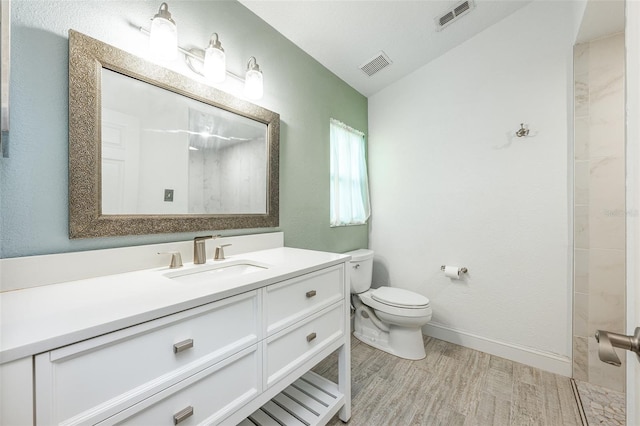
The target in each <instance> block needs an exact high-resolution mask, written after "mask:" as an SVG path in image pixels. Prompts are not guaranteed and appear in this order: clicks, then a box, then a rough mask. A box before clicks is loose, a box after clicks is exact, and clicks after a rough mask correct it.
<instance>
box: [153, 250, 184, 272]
mask: <svg viewBox="0 0 640 426" xmlns="http://www.w3.org/2000/svg"><path fill="white" fill-rule="evenodd" d="M158 254H170V255H171V263H170V264H169V268H171V269H175V268H181V267H182V256H181V255H180V252H179V251H161V252H158Z"/></svg>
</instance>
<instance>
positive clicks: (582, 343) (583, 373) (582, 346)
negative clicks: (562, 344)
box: [573, 336, 589, 382]
mask: <svg viewBox="0 0 640 426" xmlns="http://www.w3.org/2000/svg"><path fill="white" fill-rule="evenodd" d="M573 377H574V378H575V379H578V380H582V381H585V382H588V381H589V351H588V346H587V338H586V337H575V336H574V338H573Z"/></svg>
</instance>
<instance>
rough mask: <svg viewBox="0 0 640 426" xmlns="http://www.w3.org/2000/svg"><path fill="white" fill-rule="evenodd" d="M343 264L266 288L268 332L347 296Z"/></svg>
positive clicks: (280, 328)
mask: <svg viewBox="0 0 640 426" xmlns="http://www.w3.org/2000/svg"><path fill="white" fill-rule="evenodd" d="M344 294H345V288H344V266H343V265H338V266H333V267H331V268H327V269H323V270H321V271H317V272H313V273H311V274H307V275H303V276H301V277H297V278H293V279H290V280H286V281H283V282H281V283H277V284H273V285H270V286H268V287H267V288H266V295H265V316H266V322H265V323H266V335H268V336H270V335H272V334H274V333H277V332H278V331H280V330H282V329H284V328H286V327H288V326H290V325H292V324H295V323H297V322H299V321H300V320H301V319H303V318H305V317H307V316H309V315H311V314H313V313H314V312H318V311H319V310H321V309H324V308H326V307H327V306H329V305H331V304H333V303H336V302H338V301H340V300H342V299H344Z"/></svg>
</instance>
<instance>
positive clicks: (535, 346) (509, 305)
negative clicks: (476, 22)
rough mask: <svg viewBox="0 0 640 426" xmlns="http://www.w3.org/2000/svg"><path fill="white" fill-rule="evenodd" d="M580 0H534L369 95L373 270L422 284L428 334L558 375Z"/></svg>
mask: <svg viewBox="0 0 640 426" xmlns="http://www.w3.org/2000/svg"><path fill="white" fill-rule="evenodd" d="M575 7H576V6H575V4H572V3H571V2H534V3H532V4H530V5H529V6H527V7H525V8H523V9H522V10H520V11H518V12H516V13H515V14H513V15H511V16H509V17H507V18H506V19H504V20H503V21H501V22H499V23H498V24H496V25H494V26H493V27H491V28H489V29H487V30H485V31H484V32H482V33H480V34H479V35H477V36H476V37H474V38H472V39H471V40H469V41H467V42H465V43H464V44H462V45H460V46H459V47H457V48H455V49H454V50H452V51H450V52H448V53H447V54H445V55H443V56H441V57H440V58H438V59H436V60H435V61H433V62H431V63H430V64H427V65H426V66H425V67H423V68H421V69H420V70H418V71H416V72H415V73H413V74H411V75H409V76H408V77H406V78H404V79H403V80H401V81H399V82H398V83H396V84H394V85H392V86H390V87H388V88H387V89H385V90H383V91H381V92H379V93H378V94H376V95H374V96H372V97H370V98H369V165H370V172H371V192H372V195H371V199H372V205H373V212H374V213H373V219H372V224H371V231H370V247H371V248H372V249H373V250H375V252H376V258H375V263H376V265H375V267H374V282H376V283H377V284H389V283H390V285H392V286H397V287H402V288H407V289H410V290H414V291H417V292H419V293H422V294H424V295H426V296H427V297H428V298H429V299H430V300H431V303H432V306H433V312H434V313H433V319H432V321H431V323H430V325H428V326H427V327H426V328H425V332H426V333H427V334H433V335H437V336H438V337H441V338H445V339H448V340H452V341H456V342H457V343H462V344H465V345H468V346H471V347H476V348H478V349H481V350H485V351H487V352H490V353H496V354H499V355H501V356H505V357H508V358H511V359H516V360H519V361H522V362H526V363H529V364H531V365H536V366H539V367H541V368H546V369H548V370H551V371H555V372H558V373H561V374H565V375H569V374H570V363H569V361H570V355H571V345H570V342H571V318H570V317H571V315H570V314H571V281H570V278H571V261H572V259H571V256H570V253H569V251H570V250H569V248H570V244H571V243H570V233H571V231H570V214H571V212H570V207H569V200H570V195H569V190H568V188H569V184H570V183H569V174H570V170H569V168H568V167H569V166H568V164H569V162H568V152H569V148H568V138H569V125H568V123H569V114H568V112H569V111H570V110H571V105H570V99H569V94H570V93H571V79H570V72H571V55H572V53H571V52H572V45H573V39H574V36H575V32H576V31H575V22H574V20H575V16H576V15H577V14H576V11H575ZM578 15H579V14H578ZM456 25H464V20H461V21H460V22H459V23H458V24H456ZM445 31H446V30H445ZM416 48H419V47H418V46H416ZM521 122H524V123H527V124H528V125H529V128H530V129H531V133H530V136H529V137H528V138H515V137H514V133H515V131H516V130H517V129H518V128H519V126H520V123H521ZM444 264H449V265H459V266H466V267H468V268H469V273H468V274H467V276H466V277H465V278H464V279H463V280H461V281H451V280H449V279H447V278H445V277H444V276H443V274H442V273H441V271H440V265H444Z"/></svg>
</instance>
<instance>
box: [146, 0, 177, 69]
mask: <svg viewBox="0 0 640 426" xmlns="http://www.w3.org/2000/svg"><path fill="white" fill-rule="evenodd" d="M149 50H150V51H151V55H153V57H155V58H157V59H160V60H163V61H171V60H174V59H176V57H177V56H178V29H177V27H176V23H175V22H174V21H173V20H172V19H171V14H170V13H169V10H168V7H167V4H166V3H162V5H161V6H160V10H159V11H158V14H157V15H156V16H154V17H153V19H152V20H151V30H150V31H149Z"/></svg>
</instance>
